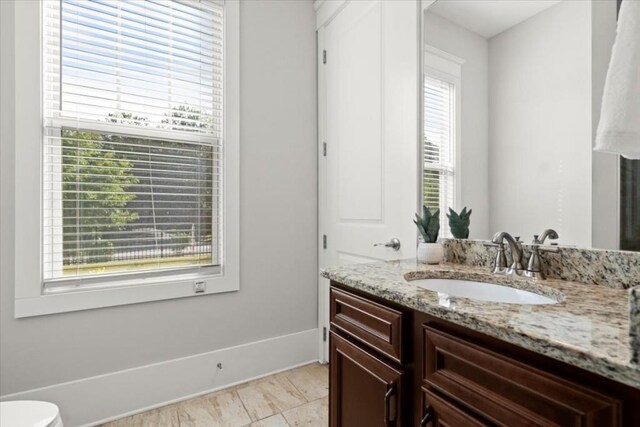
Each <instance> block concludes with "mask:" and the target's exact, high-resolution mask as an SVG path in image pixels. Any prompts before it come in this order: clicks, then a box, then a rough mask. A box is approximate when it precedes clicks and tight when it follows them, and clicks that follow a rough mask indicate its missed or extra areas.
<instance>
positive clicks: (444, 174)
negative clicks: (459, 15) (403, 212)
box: [422, 46, 462, 237]
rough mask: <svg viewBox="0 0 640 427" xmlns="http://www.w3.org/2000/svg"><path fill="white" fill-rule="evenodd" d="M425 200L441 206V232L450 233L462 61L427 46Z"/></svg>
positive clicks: (455, 195) (433, 206)
mask: <svg viewBox="0 0 640 427" xmlns="http://www.w3.org/2000/svg"><path fill="white" fill-rule="evenodd" d="M425 49H426V51H425V56H424V61H425V66H424V76H423V78H424V80H423V84H424V86H423V101H424V104H423V113H424V118H423V126H424V128H423V154H422V160H423V167H422V203H423V204H424V205H426V206H428V207H429V208H430V209H431V210H432V211H435V210H436V209H440V224H441V228H440V230H441V231H440V233H441V234H440V235H441V236H442V237H450V230H449V227H447V226H446V225H445V224H447V217H446V214H447V212H448V210H449V208H452V209H456V206H457V205H458V204H459V202H458V200H457V198H458V197H459V193H460V192H459V190H458V188H457V181H458V178H459V177H458V175H459V170H458V168H457V152H458V147H457V145H458V143H459V141H458V139H459V134H460V132H459V130H458V126H459V123H460V120H459V117H458V116H459V111H460V101H459V100H460V72H461V64H462V61H461V60H460V59H458V58H455V57H453V56H452V55H450V54H448V53H446V52H443V51H440V50H438V49H435V48H433V47H430V46H426V47H425Z"/></svg>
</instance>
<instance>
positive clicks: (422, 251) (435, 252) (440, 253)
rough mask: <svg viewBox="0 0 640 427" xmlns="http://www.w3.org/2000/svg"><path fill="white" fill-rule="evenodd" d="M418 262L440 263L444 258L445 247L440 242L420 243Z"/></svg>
mask: <svg viewBox="0 0 640 427" xmlns="http://www.w3.org/2000/svg"><path fill="white" fill-rule="evenodd" d="M416 253H417V256H416V258H417V259H418V262H421V263H423V264H440V263H441V262H442V261H443V260H444V248H443V247H442V245H441V244H440V243H418V251H417V252H416Z"/></svg>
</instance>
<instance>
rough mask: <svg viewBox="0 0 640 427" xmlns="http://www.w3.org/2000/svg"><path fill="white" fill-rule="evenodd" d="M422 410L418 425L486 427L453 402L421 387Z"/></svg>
mask: <svg viewBox="0 0 640 427" xmlns="http://www.w3.org/2000/svg"><path fill="white" fill-rule="evenodd" d="M422 396H423V400H424V412H423V417H422V420H421V422H420V427H458V426H465V427H486V426H488V424H484V423H483V422H481V421H480V420H479V419H477V418H475V417H473V416H472V415H469V414H468V413H466V412H465V411H464V410H462V409H460V408H459V407H458V406H456V405H455V404H453V403H451V402H450V401H448V400H447V399H445V398H442V397H440V396H438V395H437V394H435V393H433V392H431V391H430V390H427V389H425V388H423V389H422Z"/></svg>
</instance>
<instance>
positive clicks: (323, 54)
mask: <svg viewBox="0 0 640 427" xmlns="http://www.w3.org/2000/svg"><path fill="white" fill-rule="evenodd" d="M322 63H323V64H326V63H327V51H326V50H323V51H322Z"/></svg>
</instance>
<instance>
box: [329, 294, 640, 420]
mask: <svg viewBox="0 0 640 427" xmlns="http://www.w3.org/2000/svg"><path fill="white" fill-rule="evenodd" d="M330 310H331V313H330V317H331V333H330V349H331V352H330V377H329V412H330V417H329V419H330V426H332V427H338V426H340V427H360V426H367V427H369V426H398V427H400V426H429V427H435V426H450V427H455V426H472V427H473V426H508V427H511V426H563V427H564V426H593V427H606V426H625V427H626V426H629V427H631V426H633V427H635V426H640V390H638V389H634V388H632V387H629V386H626V385H623V384H620V383H617V382H615V381H611V380H609V379H606V378H604V377H601V376H599V375H596V374H593V373H591V372H587V371H584V370H582V369H580V368H576V367H574V366H571V365H568V364H565V363H563V362H560V361H557V360H555V359H551V358H549V357H546V356H543V355H540V354H537V353H533V352H531V351H528V350H525V349H523V348H520V347H517V346H514V345H512V344H509V343H506V342H504V341H501V340H497V339H495V338H492V337H488V336H485V335H483V334H480V333H478V332H475V331H472V330H469V329H467V328H463V327H460V326H457V325H454V324H451V323H449V322H446V321H442V320H440V319H437V318H435V317H432V316H429V315H426V314H423V313H419V312H416V311H414V310H410V309H407V308H404V307H400V306H397V305H395V304H392V303H389V302H386V301H383V300H381V299H379V298H376V297H372V296H368V295H366V294H364V293H361V292H357V291H353V290H350V289H347V288H346V287H343V286H342V285H340V284H339V283H335V282H332V286H331V298H330Z"/></svg>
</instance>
